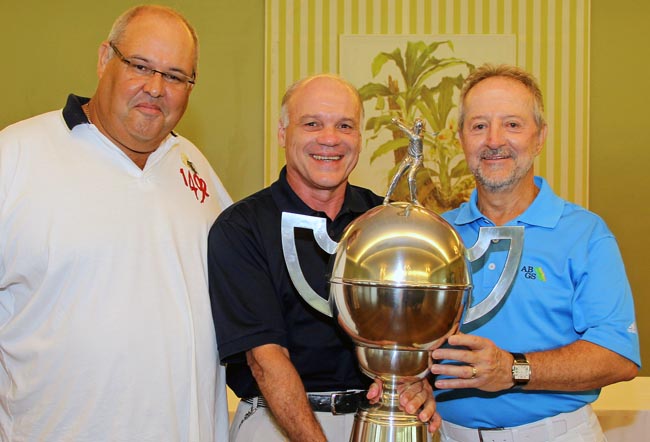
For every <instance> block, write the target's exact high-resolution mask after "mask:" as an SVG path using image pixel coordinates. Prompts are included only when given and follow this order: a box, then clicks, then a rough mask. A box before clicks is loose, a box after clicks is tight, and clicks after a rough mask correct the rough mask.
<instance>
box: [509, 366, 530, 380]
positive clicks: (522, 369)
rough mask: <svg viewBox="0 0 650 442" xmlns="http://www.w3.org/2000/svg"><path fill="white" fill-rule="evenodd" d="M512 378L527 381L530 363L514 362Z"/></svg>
mask: <svg viewBox="0 0 650 442" xmlns="http://www.w3.org/2000/svg"><path fill="white" fill-rule="evenodd" d="M512 378H513V379H514V380H515V381H528V380H530V365H528V364H515V365H513V366H512Z"/></svg>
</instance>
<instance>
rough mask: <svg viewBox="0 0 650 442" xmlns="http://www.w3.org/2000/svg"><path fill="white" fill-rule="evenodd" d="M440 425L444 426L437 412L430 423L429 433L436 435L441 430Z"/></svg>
mask: <svg viewBox="0 0 650 442" xmlns="http://www.w3.org/2000/svg"><path fill="white" fill-rule="evenodd" d="M440 425H442V418H441V417H440V415H439V414H438V413H437V412H436V413H434V415H433V417H432V418H431V420H430V421H429V433H435V432H436V431H438V430H439V429H440Z"/></svg>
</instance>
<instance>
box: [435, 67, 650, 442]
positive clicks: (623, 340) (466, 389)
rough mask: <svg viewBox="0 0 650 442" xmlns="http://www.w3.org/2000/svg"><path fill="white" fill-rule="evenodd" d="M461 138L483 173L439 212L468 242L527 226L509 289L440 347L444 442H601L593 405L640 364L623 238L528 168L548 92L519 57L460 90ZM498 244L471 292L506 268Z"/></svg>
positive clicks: (480, 266) (476, 170)
mask: <svg viewBox="0 0 650 442" xmlns="http://www.w3.org/2000/svg"><path fill="white" fill-rule="evenodd" d="M458 130H459V136H460V141H461V144H462V146H463V150H464V152H465V157H466V159H467V163H468V165H469V167H470V169H471V170H472V172H473V174H474V176H475V178H476V190H475V191H474V193H473V194H472V196H471V199H470V201H469V202H468V203H465V204H463V205H461V207H459V208H458V209H455V210H453V211H451V212H448V213H447V214H445V215H444V217H445V218H446V219H447V220H448V221H449V222H450V223H451V224H452V225H453V226H454V227H455V228H456V229H457V230H458V232H459V233H460V235H461V236H462V238H463V241H464V242H465V243H466V244H474V242H475V241H476V238H477V236H478V230H479V228H480V227H482V226H495V225H496V226H504V225H506V226H523V227H524V228H525V231H524V232H525V233H524V248H523V254H522V257H521V264H520V266H519V273H518V275H517V277H516V279H515V281H514V283H513V285H512V287H511V290H510V293H509V294H508V296H507V297H506V299H505V301H504V302H503V304H502V305H500V306H499V307H498V308H495V309H494V310H493V311H492V312H491V313H490V315H489V316H488V317H487V319H486V320H483V319H481V323H480V324H478V325H472V328H471V329H461V331H463V332H465V333H467V334H457V335H455V336H452V337H451V338H450V339H449V344H451V345H452V346H455V347H451V348H440V349H436V350H435V351H434V352H433V358H434V359H441V360H447V361H446V362H449V361H450V360H451V361H455V363H441V364H435V365H434V366H433V367H432V372H433V373H435V374H438V375H440V376H439V377H438V380H437V381H436V383H435V386H436V387H437V388H438V389H439V390H438V391H437V392H436V400H437V406H438V410H439V411H440V414H441V416H442V418H443V420H444V422H443V425H442V428H441V435H442V440H443V441H457V442H470V441H471V442H474V441H475V442H478V441H479V440H480V441H497V440H498V441H506V440H507V441H512V442H517V441H526V442H535V441H539V442H543V441H603V440H605V439H604V435H603V433H602V430H601V428H600V425H599V424H598V420H597V418H596V416H595V415H594V413H593V411H592V410H591V407H590V405H589V404H590V403H591V402H593V401H594V400H595V399H596V398H597V397H598V393H599V391H600V390H599V389H600V388H601V387H603V386H605V385H608V384H611V383H614V382H619V381H625V380H629V379H632V378H634V377H635V376H636V375H637V373H638V370H639V366H640V364H641V361H640V355H639V337H638V333H637V329H636V322H635V314H634V303H633V300H632V293H631V290H630V286H629V283H628V281H627V277H626V275H625V269H624V267H623V261H622V259H621V254H620V252H619V250H618V246H617V244H616V240H615V238H614V236H613V235H612V233H611V232H610V231H609V229H608V228H607V226H606V225H605V223H604V222H603V220H602V219H601V218H600V217H598V216H597V215H595V214H593V213H591V212H589V211H587V210H585V209H583V208H582V207H579V206H577V205H575V204H572V203H569V202H567V201H564V200H562V199H560V198H559V197H558V196H556V195H555V194H554V193H553V191H552V190H551V188H550V187H549V185H548V183H547V182H546V181H545V180H544V179H543V178H541V177H536V176H534V174H533V161H534V159H535V157H536V156H537V155H538V154H539V153H540V151H541V149H542V146H543V144H544V140H545V139H546V132H547V126H546V123H545V122H544V117H543V102H542V94H541V91H540V89H539V87H538V86H537V83H536V81H535V79H534V78H533V77H532V76H531V75H530V74H528V73H527V72H525V71H523V70H521V69H519V68H517V67H514V66H490V65H486V66H482V67H480V68H479V69H477V70H476V71H475V72H474V73H472V74H471V75H470V76H469V77H468V79H467V80H466V83H465V87H464V88H463V90H462V92H461V107H460V118H459V129H458ZM504 250H507V247H501V244H499V243H498V242H497V243H496V244H493V245H492V247H491V249H490V251H489V252H488V253H486V255H484V256H483V257H482V258H481V260H479V261H477V262H476V263H475V266H474V268H473V283H474V291H473V296H474V302H475V303H478V302H480V301H482V300H483V299H484V298H485V296H486V295H487V293H488V292H489V291H490V288H491V287H493V286H494V283H495V282H496V280H497V279H498V278H499V274H500V273H501V270H502V268H503V264H504V262H505V253H506V252H505V251H504Z"/></svg>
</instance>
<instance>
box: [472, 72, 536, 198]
mask: <svg viewBox="0 0 650 442" xmlns="http://www.w3.org/2000/svg"><path fill="white" fill-rule="evenodd" d="M464 108H465V122H464V125H463V128H462V130H461V131H460V133H459V135H460V141H461V144H462V146H463V150H464V152H465V158H466V160H467V164H468V166H469V168H470V170H471V171H472V173H473V174H474V176H475V178H476V182H477V186H479V188H482V189H483V190H486V191H488V192H501V191H507V190H512V189H513V188H514V187H516V186H517V185H519V184H520V183H524V184H526V185H527V184H533V161H534V160H535V157H536V156H537V155H538V154H539V153H540V151H541V149H542V146H543V144H544V140H545V139H546V131H547V127H546V126H545V125H544V126H543V127H541V128H540V127H538V126H537V123H536V121H535V115H534V98H533V95H532V94H531V92H530V91H529V90H528V89H527V88H526V87H525V86H524V85H523V84H521V83H520V82H519V81H517V80H514V79H511V78H506V77H490V78H487V79H485V80H483V81H481V82H480V83H478V84H476V85H475V86H474V87H473V88H472V89H471V90H470V91H469V92H468V93H467V95H466V96H465V101H464ZM533 185H534V184H533Z"/></svg>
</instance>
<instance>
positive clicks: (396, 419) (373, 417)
mask: <svg viewBox="0 0 650 442" xmlns="http://www.w3.org/2000/svg"><path fill="white" fill-rule="evenodd" d="M428 440H429V439H428V432H427V426H426V424H425V423H424V422H420V421H419V420H418V418H417V417H416V416H412V415H410V414H406V413H404V412H402V411H392V410H386V409H383V408H382V407H376V406H375V407H372V406H371V407H370V408H367V409H365V408H360V409H359V411H357V414H356V415H355V416H354V426H353V427H352V434H351V435H350V442H427V441H428Z"/></svg>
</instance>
